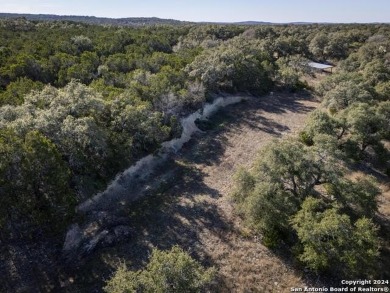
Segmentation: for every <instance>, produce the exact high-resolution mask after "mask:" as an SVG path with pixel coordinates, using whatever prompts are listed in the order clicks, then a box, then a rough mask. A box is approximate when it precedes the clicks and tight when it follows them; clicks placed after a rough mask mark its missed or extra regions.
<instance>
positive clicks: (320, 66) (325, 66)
mask: <svg viewBox="0 0 390 293" xmlns="http://www.w3.org/2000/svg"><path fill="white" fill-rule="evenodd" d="M307 65H309V66H310V67H313V68H317V69H328V68H333V67H334V66H332V65H328V64H322V63H317V62H309V63H307Z"/></svg>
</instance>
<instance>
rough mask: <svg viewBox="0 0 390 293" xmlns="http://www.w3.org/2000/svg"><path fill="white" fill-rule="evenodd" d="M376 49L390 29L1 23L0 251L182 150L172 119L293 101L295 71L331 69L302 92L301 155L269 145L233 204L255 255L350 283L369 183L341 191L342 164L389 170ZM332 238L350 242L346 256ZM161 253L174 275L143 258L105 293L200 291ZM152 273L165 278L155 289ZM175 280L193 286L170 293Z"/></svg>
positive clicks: (373, 246)
mask: <svg viewBox="0 0 390 293" xmlns="http://www.w3.org/2000/svg"><path fill="white" fill-rule="evenodd" d="M389 36H390V29H389V26H387V25H304V26H288V25H286V26H283V25H281V26H228V25H226V26H225V25H188V24H187V25H181V26H142V27H141V26H140V27H132V28H123V27H115V26H104V27H103V26H94V25H87V24H80V23H75V22H65V21H63V22H39V21H28V20H26V19H22V18H21V19H16V20H2V21H0V38H1V40H2V43H1V46H0V154H1V161H0V183H1V185H0V228H1V233H0V236H1V238H3V239H6V238H7V237H9V236H10V235H12V236H13V237H19V236H26V235H31V234H32V233H34V232H36V231H45V232H46V231H48V232H58V231H61V229H62V228H63V226H65V225H67V223H68V222H69V220H70V219H71V217H72V215H73V211H74V207H75V206H76V204H77V203H79V202H80V201H81V200H84V199H85V198H87V197H89V196H91V195H92V194H93V193H95V192H97V191H99V190H101V189H102V188H103V187H104V186H105V184H106V183H107V182H108V181H110V180H111V179H112V178H113V177H114V176H115V174H116V173H117V172H119V171H121V170H123V169H124V168H125V167H126V166H129V165H131V164H132V163H134V162H135V161H136V160H137V159H139V158H140V157H142V156H144V155H145V154H149V153H153V152H154V151H156V150H157V149H158V148H159V146H160V144H161V142H163V141H165V140H168V139H170V138H173V137H174V136H177V135H179V133H180V125H179V123H178V122H179V121H180V118H181V117H183V115H185V114H187V113H189V112H191V111H194V110H195V109H198V108H200V106H201V105H202V104H203V103H204V102H206V101H207V100H209V99H211V98H212V97H213V96H215V95H216V94H218V93H221V92H229V93H235V92H244V93H251V94H254V95H260V94H263V93H266V92H268V91H270V90H272V89H278V90H288V91H295V90H298V89H301V88H303V87H306V86H307V85H306V84H305V82H303V81H302V79H301V77H302V76H306V77H307V76H310V75H311V76H312V75H313V74H315V73H314V72H311V71H310V70H309V69H308V67H307V66H306V65H305V63H306V62H307V61H308V60H314V61H324V62H325V61H326V62H333V63H337V64H339V66H338V70H337V72H336V73H335V74H333V75H329V76H328V77H327V78H325V79H324V80H323V81H322V82H321V83H320V84H319V85H318V86H317V87H316V88H315V91H316V92H317V94H318V96H320V97H321V98H322V99H323V106H324V107H323V109H322V110H317V111H314V112H313V113H312V115H311V116H310V118H309V120H308V122H307V125H306V127H305V129H304V131H303V132H302V133H301V134H300V136H299V139H290V140H286V141H283V142H279V143H273V144H271V145H269V146H268V147H267V148H265V149H264V150H263V153H262V155H261V157H260V158H259V159H258V160H257V161H256V162H255V164H254V168H253V170H251V171H242V172H240V173H239V174H238V175H237V178H238V179H237V180H238V185H237V190H236V193H235V199H236V201H237V206H238V210H239V211H240V212H241V213H242V214H243V215H244V217H245V219H246V220H247V222H248V223H249V225H251V226H252V227H253V228H254V229H255V230H256V231H260V232H262V234H263V236H264V238H263V239H264V242H265V243H266V244H268V245H270V246H277V245H279V244H280V243H281V242H283V241H284V242H285V243H287V244H290V245H292V246H294V247H296V251H297V254H298V258H299V259H300V260H301V261H302V262H304V263H305V264H306V265H307V266H308V267H309V268H311V269H314V270H329V269H330V267H333V266H337V269H336V270H335V271H337V272H340V273H343V274H348V273H350V274H353V275H359V274H361V273H363V272H361V271H359V268H358V267H357V263H359V262H360V263H364V264H365V265H366V266H370V265H371V264H372V263H373V260H374V259H375V257H377V255H378V253H377V248H378V241H377V238H376V228H375V225H374V224H373V221H372V220H371V218H372V217H373V215H374V214H375V212H376V209H377V205H376V197H377V195H378V194H379V190H378V188H377V187H376V184H375V182H374V181H373V180H371V179H367V178H358V179H356V180H349V179H347V178H345V176H344V172H343V170H342V166H341V165H342V164H341V163H340V159H342V160H345V161H346V162H348V161H349V160H351V159H352V160H360V159H364V158H366V157H369V156H372V157H375V159H377V160H379V161H381V162H383V164H384V165H385V164H386V162H387V161H388V152H387V150H386V148H385V147H384V140H388V139H389V138H390V131H389V129H390V102H389V94H390V83H389V77H390V70H389V68H390V67H389V64H390V55H389V53H388V52H390V43H389ZM385 168H386V167H385ZM387 168H388V167H387ZM59 219H60V220H59ZM344 228H345V229H346V231H347V233H346V234H344V235H341V233H339V232H340V231H341V230H342V229H344ZM329 230H334V231H335V234H332V235H330V234H329ZM16 234H17V235H16ZM345 237H350V238H351V239H354V240H355V244H354V245H353V246H350V247H348V249H345V246H346V244H345V243H346V238H345ZM324 251H331V252H332V254H329V255H325V254H324ZM172 253H176V254H179V255H180V257H179V258H178V259H177V260H180V262H179V263H177V262H175V261H174V260H176V258H175V257H173V256H172V255H170V254H167V255H165V254H164V253H162V252H158V251H155V252H153V256H152V259H151V262H150V263H149V265H148V266H147V268H146V269H145V270H144V271H138V272H129V271H127V270H125V269H121V270H119V271H118V274H117V275H116V276H115V277H114V278H113V279H112V280H111V281H110V282H109V284H108V286H107V290H114V291H112V292H116V291H115V290H116V289H114V287H110V286H116V285H118V286H121V285H119V284H117V283H115V282H116V281H115V280H120V278H125V279H126V280H128V281H127V282H125V284H128V285H124V286H128V287H126V288H127V289H128V290H130V291H131V290H137V289H136V288H143V290H146V292H149V291H150V292H159V290H160V291H161V290H162V291H161V292H163V291H164V290H168V291H170V290H171V289H172V288H179V289H180V288H182V287H181V286H190V287H191V286H192V287H191V288H194V291H195V292H197V290H200V289H199V288H203V287H202V286H205V285H206V283H208V282H209V281H210V280H211V279H210V278H211V277H210V276H211V274H210V272H209V271H204V270H202V269H201V267H200V266H199V265H198V264H197V263H196V262H193V261H192V260H190V259H189V258H186V257H185V256H184V255H183V254H182V252H180V251H177V249H174V250H173V251H172ZM164 262H165V263H168V264H171V266H168V267H169V268H170V269H169V271H167V272H163V273H161V270H162V269H163V268H162V267H161V263H164ZM186 270H189V271H188V272H192V273H193V270H195V271H196V272H197V273H195V275H193V274H192V273H191V276H187V275H184V278H185V280H186V282H185V283H182V281H183V279H180V278H179V277H178V271H184V272H187V271H186ZM164 274H165V275H164ZM166 274H167V275H166ZM189 274H190V273H189ZM179 275H180V274H179ZM194 276H196V279H191V278H192V277H194ZM157 277H161V279H159V278H157ZM171 277H172V279H170V278H171ZM182 277H183V276H182ZM118 278H119V279H118ZM167 280H168V281H167ZM167 282H168V283H167ZM183 284H184V285H183ZM164 286H171V287H169V288H170V289H167V287H164ZM190 287H189V288H190ZM126 288H123V290H125V289H126ZM164 288H165V289H164ZM179 289H177V290H179ZM118 290H120V287H119V289H118ZM175 290H176V289H175ZM179 291H180V290H179ZM170 292H171V291H170Z"/></svg>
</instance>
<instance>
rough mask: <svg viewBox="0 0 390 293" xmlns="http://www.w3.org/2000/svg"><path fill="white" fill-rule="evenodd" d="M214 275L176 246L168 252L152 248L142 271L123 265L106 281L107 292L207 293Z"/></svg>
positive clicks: (212, 270) (213, 272)
mask: <svg viewBox="0 0 390 293" xmlns="http://www.w3.org/2000/svg"><path fill="white" fill-rule="evenodd" d="M214 276H215V270H214V269H213V268H209V269H205V268H204V267H202V265H201V264H200V263H199V262H197V261H196V260H194V259H193V258H191V256H190V255H188V254H187V253H186V252H184V251H183V250H182V249H181V248H179V247H178V246H174V247H172V249H171V250H169V251H160V250H158V249H154V250H153V251H152V255H151V256H150V259H149V263H148V264H147V266H146V267H145V269H143V270H140V271H130V270H128V269H127V268H126V266H124V265H122V266H121V267H119V268H118V270H117V271H116V272H115V274H114V275H113V277H112V278H111V279H110V280H109V281H108V282H107V285H106V287H105V288H104V290H105V291H106V292H108V293H123V292H128V293H131V292H150V293H165V292H189V293H190V292H194V293H196V292H206V289H207V288H210V285H211V282H212V281H213V278H214Z"/></svg>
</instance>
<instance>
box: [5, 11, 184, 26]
mask: <svg viewBox="0 0 390 293" xmlns="http://www.w3.org/2000/svg"><path fill="white" fill-rule="evenodd" d="M20 17H24V18H26V19H28V20H43V21H75V22H83V23H88V24H100V25H117V26H140V25H155V24H166V25H179V24H186V23H190V22H186V21H180V20H174V19H161V18H157V17H128V18H107V17H95V16H77V15H54V14H19V13H0V19H1V18H3V19H4V18H20Z"/></svg>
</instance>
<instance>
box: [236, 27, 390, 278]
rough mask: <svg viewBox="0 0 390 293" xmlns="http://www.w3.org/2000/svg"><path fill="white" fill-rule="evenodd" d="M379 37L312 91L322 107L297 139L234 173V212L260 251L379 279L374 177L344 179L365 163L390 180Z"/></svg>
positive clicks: (385, 67)
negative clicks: (277, 250) (287, 250)
mask: <svg viewBox="0 0 390 293" xmlns="http://www.w3.org/2000/svg"><path fill="white" fill-rule="evenodd" d="M382 33H385V32H384V31H382ZM382 33H378V34H376V35H374V36H371V37H369V38H367V40H366V41H365V43H364V44H363V45H362V46H360V47H359V48H357V49H355V50H354V51H353V52H351V53H350V54H349V55H348V57H347V58H346V59H344V60H342V61H341V62H340V65H339V68H338V70H337V73H335V74H333V75H330V76H328V77H326V78H325V79H324V80H323V81H322V82H321V83H320V84H319V85H318V86H317V88H316V92H317V94H318V96H319V97H321V98H322V107H320V109H318V110H315V111H314V112H313V113H312V114H311V115H310V117H309V119H308V121H307V122H306V126H305V128H304V130H303V131H302V132H301V133H300V134H299V136H297V137H293V138H289V139H284V140H282V141H278V142H273V143H271V144H269V145H268V146H267V147H266V148H265V149H264V150H262V151H261V155H260V156H259V158H258V159H257V160H256V162H255V163H254V165H253V168H252V170H250V171H246V170H241V171H240V172H238V173H237V178H236V179H237V185H236V191H235V193H234V199H235V201H236V203H237V210H238V212H239V213H241V214H242V215H243V216H244V218H245V219H246V221H247V222H248V224H249V225H250V226H251V227H252V228H253V229H254V231H257V232H260V233H261V235H262V237H263V242H264V243H265V244H266V245H268V246H270V247H278V246H280V245H286V246H287V247H291V248H292V252H293V254H294V255H295V256H296V257H297V258H298V259H299V260H300V261H301V262H302V263H303V264H304V265H305V266H306V267H308V268H309V269H311V270H313V271H317V272H328V273H329V272H331V273H333V274H335V275H336V276H348V277H350V278H353V277H363V276H366V277H367V276H372V275H377V276H378V275H379V273H380V272H379V271H380V266H379V265H378V263H379V262H378V257H379V255H380V242H381V241H380V238H379V237H378V225H377V223H375V221H374V215H375V213H376V212H377V208H378V207H377V196H378V195H379V194H380V189H379V188H378V184H377V183H376V181H375V179H374V178H373V177H370V176H367V175H361V176H359V177H356V178H353V179H351V178H350V177H349V176H347V174H348V171H349V167H351V166H353V165H354V164H355V165H356V162H358V161H362V160H363V161H365V162H370V163H373V162H376V164H377V167H378V168H380V169H381V171H382V172H383V173H384V174H386V173H387V176H390V174H389V170H390V169H389V163H390V161H389V160H390V156H389V151H388V149H387V148H386V147H385V145H384V143H385V142H388V141H389V139H390V132H389V130H390V92H389V89H390V54H389V53H388V52H389V49H390V42H389V34H388V30H387V33H386V34H382Z"/></svg>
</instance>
